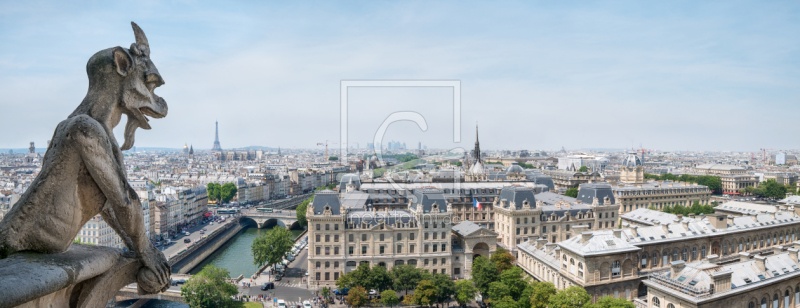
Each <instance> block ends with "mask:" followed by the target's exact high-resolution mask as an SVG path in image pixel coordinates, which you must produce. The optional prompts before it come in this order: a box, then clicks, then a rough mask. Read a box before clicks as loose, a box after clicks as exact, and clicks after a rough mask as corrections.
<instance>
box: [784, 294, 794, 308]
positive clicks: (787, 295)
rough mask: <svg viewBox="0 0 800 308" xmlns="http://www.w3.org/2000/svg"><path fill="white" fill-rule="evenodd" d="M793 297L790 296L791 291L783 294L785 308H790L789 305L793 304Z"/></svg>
mask: <svg viewBox="0 0 800 308" xmlns="http://www.w3.org/2000/svg"><path fill="white" fill-rule="evenodd" d="M791 298H792V297H791V296H790V295H789V290H786V291H785V292H783V307H785V308H789V307H790V306H789V304H790V303H791V300H792V299H791Z"/></svg>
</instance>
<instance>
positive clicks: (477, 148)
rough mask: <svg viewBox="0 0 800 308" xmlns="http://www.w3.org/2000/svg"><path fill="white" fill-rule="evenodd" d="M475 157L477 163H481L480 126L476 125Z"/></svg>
mask: <svg viewBox="0 0 800 308" xmlns="http://www.w3.org/2000/svg"><path fill="white" fill-rule="evenodd" d="M473 155H474V156H475V162H476V163H477V162H480V161H481V143H480V142H479V141H478V124H477V123H476V124H475V150H474V153H473Z"/></svg>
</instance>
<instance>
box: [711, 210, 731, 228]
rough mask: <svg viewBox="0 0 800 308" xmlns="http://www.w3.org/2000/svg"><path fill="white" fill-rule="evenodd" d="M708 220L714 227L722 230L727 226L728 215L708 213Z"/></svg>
mask: <svg viewBox="0 0 800 308" xmlns="http://www.w3.org/2000/svg"><path fill="white" fill-rule="evenodd" d="M706 216H708V220H709V222H710V223H711V225H712V226H714V229H717V230H724V229H727V228H728V216H727V215H725V214H708V215H706Z"/></svg>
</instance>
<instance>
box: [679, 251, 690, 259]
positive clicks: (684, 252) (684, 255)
mask: <svg viewBox="0 0 800 308" xmlns="http://www.w3.org/2000/svg"><path fill="white" fill-rule="evenodd" d="M681 257H682V259H681V260H683V261H689V250H688V249H686V248H684V249H683V254H682V255H681Z"/></svg>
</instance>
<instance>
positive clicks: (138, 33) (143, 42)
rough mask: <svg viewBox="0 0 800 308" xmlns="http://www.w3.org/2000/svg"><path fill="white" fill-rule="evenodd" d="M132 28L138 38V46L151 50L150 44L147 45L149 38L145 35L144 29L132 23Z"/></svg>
mask: <svg viewBox="0 0 800 308" xmlns="http://www.w3.org/2000/svg"><path fill="white" fill-rule="evenodd" d="M131 26H132V27H133V35H134V36H135V37H136V44H138V45H139V46H142V47H146V48H147V49H150V44H148V43H147V36H145V35H144V31H142V28H139V25H137V24H136V23H135V22H132V21H131Z"/></svg>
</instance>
